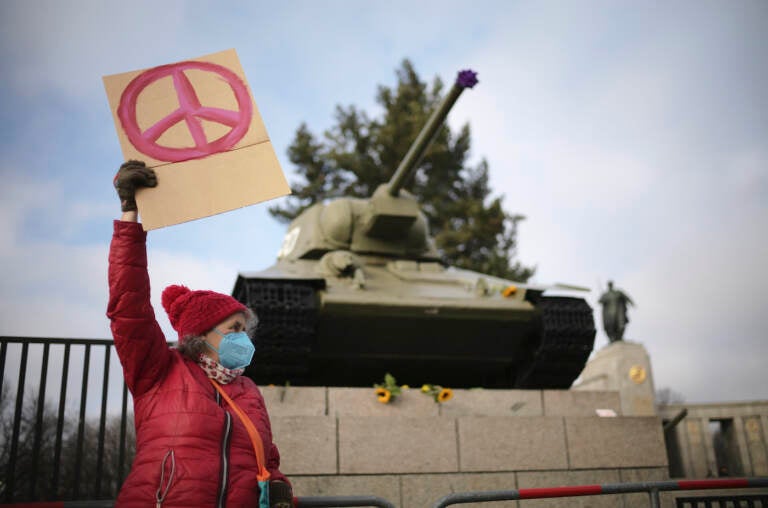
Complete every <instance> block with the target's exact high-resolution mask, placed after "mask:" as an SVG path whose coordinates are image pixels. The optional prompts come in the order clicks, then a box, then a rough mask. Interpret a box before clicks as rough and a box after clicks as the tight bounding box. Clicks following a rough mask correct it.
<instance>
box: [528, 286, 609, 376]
mask: <svg viewBox="0 0 768 508" xmlns="http://www.w3.org/2000/svg"><path fill="white" fill-rule="evenodd" d="M537 307H538V309H540V310H541V342H540V343H539V344H538V346H537V347H536V348H535V349H534V350H533V351H532V354H531V359H530V360H529V363H528V364H527V366H524V367H523V368H522V369H520V371H519V372H518V376H517V382H516V387H517V388H570V386H571V384H572V383H573V381H574V380H575V379H576V378H577V377H579V374H581V371H582V370H583V369H584V365H585V364H586V362H587V358H589V355H590V353H591V352H592V348H593V347H594V343H595V321H594V318H593V315H592V308H591V307H590V306H589V304H588V303H587V302H586V301H585V300H583V299H581V298H568V297H557V296H545V297H542V298H541V299H540V300H539V302H538V304H537Z"/></svg>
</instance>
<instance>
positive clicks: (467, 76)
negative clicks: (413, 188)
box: [388, 70, 477, 197]
mask: <svg viewBox="0 0 768 508" xmlns="http://www.w3.org/2000/svg"><path fill="white" fill-rule="evenodd" d="M476 84H477V73H476V72H474V71H471V70H464V71H460V72H459V74H458V76H457V77H456V81H455V82H454V83H453V86H452V87H451V89H450V90H449V91H448V94H447V95H446V96H445V98H444V99H443V101H442V102H441V103H440V105H439V106H438V107H437V109H435V111H434V112H433V113H432V115H430V117H429V120H427V123H426V125H425V126H424V127H423V128H422V129H421V132H419V135H418V136H417V137H416V140H415V141H414V142H413V143H412V144H411V147H410V148H409V149H408V153H406V154H405V157H404V158H403V160H402V161H401V162H400V165H399V166H398V167H397V171H395V174H394V175H392V178H391V179H390V180H389V190H388V192H389V195H390V196H393V197H397V196H398V195H399V194H400V189H401V188H402V187H403V185H405V181H406V180H407V179H408V177H409V176H410V175H411V173H412V172H413V171H414V169H415V168H416V165H417V164H418V163H419V161H420V160H421V157H422V156H423V155H424V153H425V152H426V151H427V149H428V148H429V145H430V144H432V140H433V139H434V138H435V135H437V131H438V130H439V129H440V127H441V126H442V125H443V122H444V121H445V118H446V117H447V116H448V112H449V111H450V110H451V108H452V107H453V105H454V104H455V103H456V100H457V99H458V98H459V95H461V92H463V91H464V89H465V88H472V87H474V86H475V85H476Z"/></svg>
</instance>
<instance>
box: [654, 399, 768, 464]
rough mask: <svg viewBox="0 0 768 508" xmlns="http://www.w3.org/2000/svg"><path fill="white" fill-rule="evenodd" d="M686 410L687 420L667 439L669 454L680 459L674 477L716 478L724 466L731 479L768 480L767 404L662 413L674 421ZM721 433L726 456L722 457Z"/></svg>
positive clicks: (674, 406)
mask: <svg viewBox="0 0 768 508" xmlns="http://www.w3.org/2000/svg"><path fill="white" fill-rule="evenodd" d="M683 409H685V410H686V411H687V415H686V417H685V418H683V420H681V421H680V423H678V424H677V425H676V426H675V427H674V428H671V429H669V430H668V431H667V436H666V437H667V440H668V442H669V446H670V448H671V450H670V453H672V454H676V455H677V457H676V459H675V460H674V462H677V464H675V467H673V471H672V472H673V474H674V475H675V476H684V477H689V478H690V477H697V478H703V477H706V476H717V475H718V470H719V469H720V467H721V466H723V465H725V466H726V468H727V469H728V474H729V475H731V476H768V401H755V402H732V403H720V404H670V405H668V406H663V407H662V408H660V411H659V413H660V416H661V417H662V418H663V419H664V420H666V421H671V420H672V419H674V417H675V416H676V415H677V414H679V413H680V411H682V410H683ZM718 431H720V434H721V438H722V440H723V441H722V442H723V446H722V447H721V450H722V451H723V452H724V454H721V455H720V456H719V457H718V456H717V455H718V454H717V453H716V450H715V437H716V436H715V434H716V433H718Z"/></svg>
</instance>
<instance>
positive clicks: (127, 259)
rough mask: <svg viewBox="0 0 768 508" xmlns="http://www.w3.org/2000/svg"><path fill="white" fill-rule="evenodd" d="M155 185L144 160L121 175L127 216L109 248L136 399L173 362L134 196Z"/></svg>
mask: <svg viewBox="0 0 768 508" xmlns="http://www.w3.org/2000/svg"><path fill="white" fill-rule="evenodd" d="M155 185H157V180H156V178H155V175H154V172H153V171H152V169H150V168H146V167H145V166H144V163H140V162H138V161H129V162H127V163H125V164H123V165H122V166H121V167H120V171H118V174H117V176H116V177H115V187H116V188H117V191H118V195H119V196H120V201H121V208H122V210H123V214H122V216H121V218H120V219H121V220H119V221H115V222H114V231H113V235H112V243H111V244H110V248H109V303H108V307H107V317H109V319H110V322H111V328H112V337H113V338H114V341H115V347H116V349H117V354H118V356H119V357H120V363H121V364H122V365H123V374H124V376H125V381H126V384H127V385H128V388H129V389H130V390H131V393H132V394H133V395H134V397H137V396H140V395H142V394H143V393H145V392H146V391H147V390H149V389H150V388H151V387H152V386H153V385H154V384H155V383H157V382H158V381H160V380H161V379H162V378H163V376H164V375H165V370H166V366H167V365H168V360H169V358H170V352H169V350H168V345H167V344H166V341H165V337H164V336H163V333H162V331H161V330H160V326H159V325H158V324H157V321H156V320H155V313H154V311H153V310H152V306H151V304H150V285H149V274H148V273H147V250H146V238H147V234H146V232H145V231H144V230H143V228H142V227H141V224H139V222H138V212H137V210H136V201H135V197H134V195H135V189H136V188H138V187H154V186H155Z"/></svg>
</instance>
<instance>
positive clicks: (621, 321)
mask: <svg viewBox="0 0 768 508" xmlns="http://www.w3.org/2000/svg"><path fill="white" fill-rule="evenodd" d="M600 304H601V305H602V306H603V329H604V330H605V334H606V335H608V339H609V340H610V341H611V343H614V342H616V341H619V340H622V337H623V336H624V328H626V326H627V323H629V318H628V317H627V304H629V305H632V306H634V305H635V303H634V302H633V301H632V299H631V298H630V297H629V296H627V295H626V294H625V293H624V292H623V291H621V290H620V289H614V288H613V281H610V280H609V281H608V290H607V291H606V292H605V293H603V294H602V296H600Z"/></svg>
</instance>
